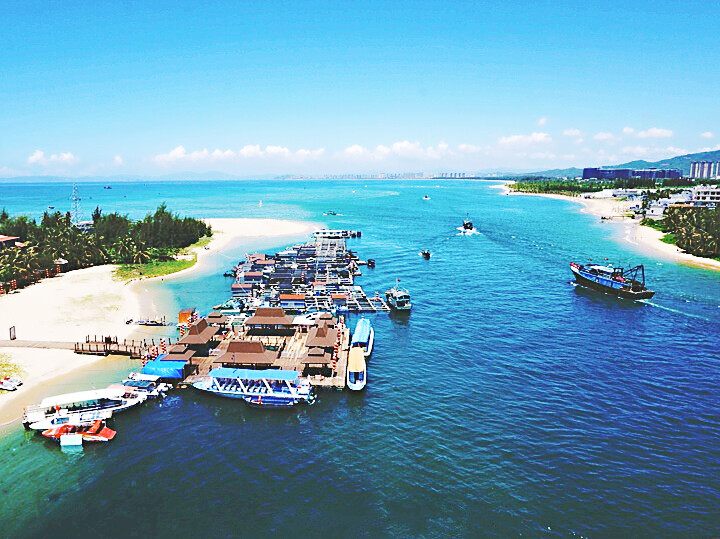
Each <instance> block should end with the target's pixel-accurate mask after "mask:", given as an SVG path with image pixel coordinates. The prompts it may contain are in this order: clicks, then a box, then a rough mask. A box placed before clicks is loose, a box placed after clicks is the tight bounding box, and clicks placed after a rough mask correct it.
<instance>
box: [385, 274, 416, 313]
mask: <svg viewBox="0 0 720 539" xmlns="http://www.w3.org/2000/svg"><path fill="white" fill-rule="evenodd" d="M385 298H386V299H387V303H388V306H389V307H390V308H391V309H393V310H394V311H409V310H410V309H412V303H411V302H410V292H408V291H407V290H406V289H405V288H401V287H400V281H399V280H398V281H397V283H395V286H393V287H392V288H390V289H388V290H386V291H385Z"/></svg>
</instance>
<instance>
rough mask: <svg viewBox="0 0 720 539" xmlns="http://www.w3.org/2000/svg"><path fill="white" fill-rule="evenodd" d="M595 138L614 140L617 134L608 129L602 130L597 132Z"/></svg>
mask: <svg viewBox="0 0 720 539" xmlns="http://www.w3.org/2000/svg"><path fill="white" fill-rule="evenodd" d="M593 138H594V139H595V140H614V139H615V135H613V134H612V133H608V132H607V131H600V132H599V133H595V135H594V136H593Z"/></svg>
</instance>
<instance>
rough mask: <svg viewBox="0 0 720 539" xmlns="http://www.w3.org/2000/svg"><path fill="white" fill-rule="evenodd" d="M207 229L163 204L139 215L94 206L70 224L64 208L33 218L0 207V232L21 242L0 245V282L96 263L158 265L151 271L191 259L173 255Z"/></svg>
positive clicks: (7, 285)
mask: <svg viewBox="0 0 720 539" xmlns="http://www.w3.org/2000/svg"><path fill="white" fill-rule="evenodd" d="M211 234H212V229H211V228H210V227H209V226H208V225H206V224H205V223H203V222H202V221H200V220H198V219H192V218H189V217H184V218H183V217H179V216H177V215H175V214H173V213H172V212H170V211H168V209H167V207H166V205H165V204H161V205H160V206H159V207H158V208H157V209H156V210H155V212H154V213H152V214H148V215H147V216H146V217H145V218H144V219H142V220H140V221H133V220H131V219H129V218H128V217H127V216H126V215H121V214H119V213H117V212H115V213H110V214H107V215H103V213H102V210H101V209H100V208H99V207H97V208H95V211H94V212H93V214H92V224H88V226H77V225H75V224H73V223H72V221H71V217H70V214H69V213H65V214H63V213H60V212H53V213H48V212H45V213H44V214H43V216H42V219H41V220H40V222H39V223H38V222H36V221H35V220H34V219H30V218H28V217H26V216H19V217H10V216H9V215H8V213H7V212H6V211H5V210H2V212H0V235H7V236H16V237H18V238H19V242H21V243H19V245H18V246H17V247H15V246H12V247H11V246H6V247H4V248H2V249H0V284H1V283H5V286H4V289H5V291H7V290H8V288H10V283H11V282H12V281H13V280H14V281H15V286H17V287H18V288H20V287H22V286H26V285H27V284H29V283H32V282H34V281H36V280H38V279H40V278H43V277H49V276H51V275H54V274H55V273H57V272H58V271H69V270H74V269H79V268H87V267H90V266H97V265H101V264H121V265H126V266H128V265H133V266H138V265H146V264H156V265H157V267H158V268H162V270H160V269H158V270H156V271H155V272H154V273H156V274H159V273H158V271H166V273H170V272H172V271H174V268H175V267H177V266H178V265H179V266H182V267H186V265H192V264H193V263H194V259H193V258H192V257H189V258H188V257H186V258H188V259H187V260H178V259H177V258H178V254H179V253H180V252H181V250H182V249H185V248H187V247H189V246H191V245H193V244H195V243H197V242H198V241H199V240H200V239H201V238H203V237H206V236H210V235H211ZM163 263H166V264H167V265H165V266H163V265H162V264H163ZM177 263H180V264H177ZM181 269H182V268H181ZM138 271H142V270H138ZM143 275H144V274H143Z"/></svg>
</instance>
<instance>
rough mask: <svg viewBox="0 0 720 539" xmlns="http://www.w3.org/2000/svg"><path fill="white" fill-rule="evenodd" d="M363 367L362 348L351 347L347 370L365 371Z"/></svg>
mask: <svg viewBox="0 0 720 539" xmlns="http://www.w3.org/2000/svg"><path fill="white" fill-rule="evenodd" d="M365 368H366V364H365V353H364V352H363V350H362V348H360V347H355V348H351V349H350V357H349V358H348V372H365Z"/></svg>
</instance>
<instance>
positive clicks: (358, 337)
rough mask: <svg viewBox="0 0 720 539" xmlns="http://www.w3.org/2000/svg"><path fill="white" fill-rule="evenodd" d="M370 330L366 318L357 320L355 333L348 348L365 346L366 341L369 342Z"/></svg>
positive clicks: (370, 327)
mask: <svg viewBox="0 0 720 539" xmlns="http://www.w3.org/2000/svg"><path fill="white" fill-rule="evenodd" d="M371 329H372V326H371V325H370V320H368V319H367V318H361V319H360V320H358V323H357V325H356V326H355V331H354V332H353V336H352V343H351V344H350V346H355V345H358V344H367V343H368V341H370V330H371Z"/></svg>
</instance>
